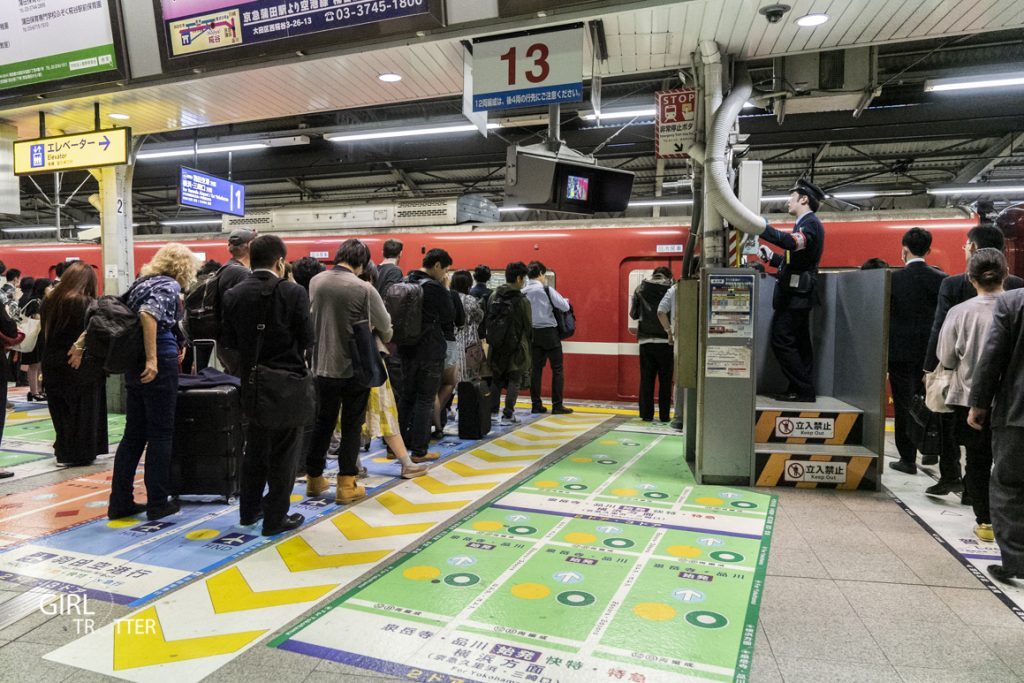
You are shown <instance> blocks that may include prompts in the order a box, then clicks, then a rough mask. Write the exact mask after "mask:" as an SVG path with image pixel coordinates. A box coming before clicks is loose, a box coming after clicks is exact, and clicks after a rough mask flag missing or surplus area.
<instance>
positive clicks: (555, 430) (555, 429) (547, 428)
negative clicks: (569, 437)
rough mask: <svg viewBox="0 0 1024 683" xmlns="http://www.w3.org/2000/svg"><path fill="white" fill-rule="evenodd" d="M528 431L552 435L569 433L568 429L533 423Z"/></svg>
mask: <svg viewBox="0 0 1024 683" xmlns="http://www.w3.org/2000/svg"><path fill="white" fill-rule="evenodd" d="M530 429H538V430H540V431H542V432H550V433H552V434H565V433H566V432H567V431H569V430H568V429H563V428H562V427H553V426H551V425H548V424H540V423H534V424H532V425H530Z"/></svg>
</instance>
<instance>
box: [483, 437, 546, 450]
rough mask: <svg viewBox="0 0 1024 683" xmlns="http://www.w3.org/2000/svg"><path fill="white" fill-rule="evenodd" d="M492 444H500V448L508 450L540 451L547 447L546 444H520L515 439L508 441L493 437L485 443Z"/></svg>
mask: <svg viewBox="0 0 1024 683" xmlns="http://www.w3.org/2000/svg"><path fill="white" fill-rule="evenodd" d="M491 444H494V445H495V446H501V447H502V448H504V449H506V450H509V451H536V452H538V453H540V452H541V451H544V450H545V449H547V446H538V445H536V444H522V443H516V442H515V441H509V440H508V439H495V440H494V441H491V442H490V443H488V444H487V445H488V446H489V445H491Z"/></svg>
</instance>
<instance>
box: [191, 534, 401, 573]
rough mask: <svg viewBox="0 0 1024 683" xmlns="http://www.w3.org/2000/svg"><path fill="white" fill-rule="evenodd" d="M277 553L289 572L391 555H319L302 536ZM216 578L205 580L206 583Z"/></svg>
mask: <svg viewBox="0 0 1024 683" xmlns="http://www.w3.org/2000/svg"><path fill="white" fill-rule="evenodd" d="M277 552H278V553H280V554H281V559H282V560H284V563H285V565H286V566H287V567H288V571H290V572H308V571H312V570H314V569H334V568H336V567H353V566H355V565H360V564H370V563H371V562H379V561H380V560H383V559H384V558H385V557H387V556H388V555H390V554H391V551H390V550H369V551H364V552H354V553H332V554H330V555H321V554H320V553H318V552H317V551H316V550H315V549H314V548H313V546H311V545H310V544H309V541H307V540H306V539H304V538H303V537H302V536H292V537H291V538H289V539H288V540H287V541H283V542H281V543H279V544H278V545H277ZM218 576H220V575H219V574H218V575H217V576H214V577H212V578H211V579H207V583H209V582H210V581H212V580H214V579H216V578H217V577H218Z"/></svg>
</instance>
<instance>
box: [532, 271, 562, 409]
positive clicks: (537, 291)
mask: <svg viewBox="0 0 1024 683" xmlns="http://www.w3.org/2000/svg"><path fill="white" fill-rule="evenodd" d="M547 270H548V269H547V268H546V267H545V266H544V264H543V263H541V262H540V261H533V262H532V263H530V265H529V266H528V271H527V276H528V277H529V281H528V282H527V283H526V286H525V287H523V295H524V296H526V298H527V300H529V302H530V307H531V309H532V312H533V347H532V348H533V371H532V373H531V377H530V400H531V402H532V403H533V408H532V410H531V412H534V413H546V412H548V409H547V408H546V407H544V403H543V402H542V401H541V398H540V384H541V378H542V376H543V373H544V365H545V364H546V363H548V362H550V363H551V412H552V413H553V414H555V415H568V414H569V413H571V412H572V408H566V407H565V404H564V403H563V400H564V395H563V391H564V388H565V367H564V365H563V357H562V340H561V339H560V338H559V336H558V321H557V320H556V319H555V309H558V310H559V311H562V312H568V311H569V300H568V299H566V298H565V297H563V296H562V295H561V294H559V293H558V291H557V290H556V289H555V288H554V287H548V279H547Z"/></svg>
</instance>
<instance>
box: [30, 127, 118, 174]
mask: <svg viewBox="0 0 1024 683" xmlns="http://www.w3.org/2000/svg"><path fill="white" fill-rule="evenodd" d="M131 136H132V134H131V130H130V129H128V128H112V129H110V130H98V131H93V132H91V133H80V134H78V135H62V136H60V137H54V138H40V139H38V140H20V141H18V142H15V143H14V174H15V175H25V174H28V173H53V172H54V171H70V170H74V169H80V168H96V167H99V166H115V165H118V164H126V163H128V148H129V147H130V145H131Z"/></svg>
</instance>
